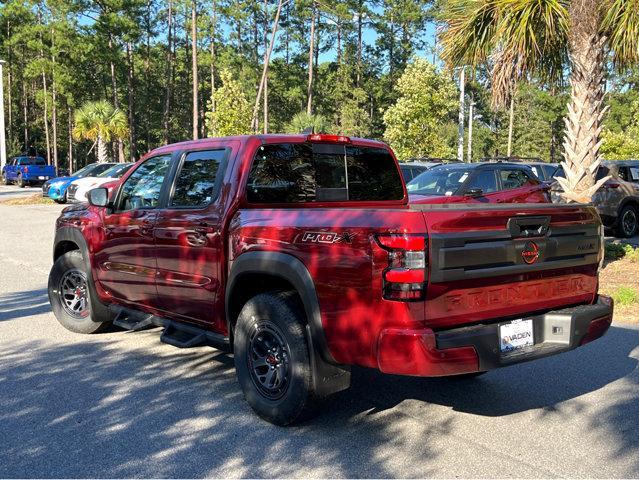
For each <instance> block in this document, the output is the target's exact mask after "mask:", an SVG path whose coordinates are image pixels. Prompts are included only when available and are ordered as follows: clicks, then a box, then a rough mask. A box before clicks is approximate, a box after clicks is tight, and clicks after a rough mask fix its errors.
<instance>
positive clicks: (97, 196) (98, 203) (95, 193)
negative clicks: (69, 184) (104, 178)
mask: <svg viewBox="0 0 639 480" xmlns="http://www.w3.org/2000/svg"><path fill="white" fill-rule="evenodd" d="M87 199H88V200H89V205H93V206H94V207H106V206H108V205H109V191H108V190H107V189H106V188H93V189H91V190H89V193H88V194H87Z"/></svg>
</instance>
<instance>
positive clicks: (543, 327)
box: [377, 295, 613, 377]
mask: <svg viewBox="0 0 639 480" xmlns="http://www.w3.org/2000/svg"><path fill="white" fill-rule="evenodd" d="M612 313H613V305H612V299H610V298H609V297H604V296H601V295H600V296H599V298H598V301H597V303H594V304H592V305H582V306H579V307H573V308H566V309H563V310H556V311H551V312H548V313H545V314H543V315H535V316H529V317H526V316H524V318H526V319H532V320H533V336H534V341H535V344H534V345H533V346H531V347H526V348H525V349H522V350H518V351H515V352H511V353H508V354H502V353H501V352H500V348H499V325H500V323H503V322H495V323H490V324H480V325H473V326H469V327H461V328H455V329H451V330H442V331H438V332H434V331H433V330H430V329H422V330H409V329H387V330H384V331H382V333H381V334H380V336H379V340H378V351H377V363H378V367H379V369H380V370H381V371H382V372H384V373H392V374H398V375H414V376H424V377H433V376H446V375H459V374H464V373H473V372H482V371H487V370H493V369H495V368H499V367H505V366H507V365H513V364H515V363H520V362H526V361H529V360H535V359H537V358H543V357H547V356H550V355H556V354H558V353H562V352H567V351H569V350H573V349H575V348H577V347H580V346H581V345H584V344H586V343H588V342H591V341H593V340H596V339H597V338H599V337H601V336H602V335H603V334H604V333H606V331H607V330H608V328H609V327H610V324H611V322H612Z"/></svg>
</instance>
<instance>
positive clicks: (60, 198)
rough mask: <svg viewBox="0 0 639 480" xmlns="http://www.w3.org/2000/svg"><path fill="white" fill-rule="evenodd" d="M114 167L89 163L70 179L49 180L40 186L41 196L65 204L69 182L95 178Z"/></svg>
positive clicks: (110, 164)
mask: <svg viewBox="0 0 639 480" xmlns="http://www.w3.org/2000/svg"><path fill="white" fill-rule="evenodd" d="M114 165H117V163H91V164H89V165H87V166H86V167H84V168H81V169H80V170H78V171H77V172H75V173H74V174H73V175H72V176H70V177H58V178H54V179H52V180H49V181H48V182H45V183H44V185H42V196H43V197H49V198H51V199H53V200H55V201H56V202H58V203H66V202H67V188H68V187H69V185H71V182H73V181H74V180H77V179H79V178H84V177H95V176H96V175H99V174H100V173H102V172H104V171H106V170H108V169H109V168H111V167H113V166H114Z"/></svg>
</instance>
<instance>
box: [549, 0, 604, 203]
mask: <svg viewBox="0 0 639 480" xmlns="http://www.w3.org/2000/svg"><path fill="white" fill-rule="evenodd" d="M569 13H570V34H569V39H568V49H569V53H570V60H571V64H572V65H571V66H572V71H571V76H570V86H571V94H570V102H569V104H568V114H567V116H566V118H565V119H564V120H565V124H566V134H565V140H564V150H565V152H564V160H565V161H564V162H562V165H563V168H564V172H565V174H566V178H558V181H559V183H560V184H561V186H562V188H563V190H564V193H563V196H564V198H566V200H568V201H574V202H589V201H590V200H591V199H592V195H593V194H594V193H595V192H596V191H597V189H599V187H600V186H601V185H602V184H603V183H604V182H605V181H606V180H607V179H608V178H609V177H605V178H602V179H600V180H599V181H595V178H596V173H597V169H598V167H599V164H600V163H601V160H602V159H601V156H600V153H599V150H600V147H601V140H600V135H601V130H602V121H603V118H604V115H605V113H606V110H607V108H604V105H603V102H604V82H605V76H604V75H605V73H604V72H605V65H606V64H605V61H606V60H605V51H604V43H605V39H604V38H603V37H602V36H601V34H600V33H599V25H600V15H601V13H600V8H599V4H598V2H597V0H574V1H572V2H571V4H570V10H569Z"/></svg>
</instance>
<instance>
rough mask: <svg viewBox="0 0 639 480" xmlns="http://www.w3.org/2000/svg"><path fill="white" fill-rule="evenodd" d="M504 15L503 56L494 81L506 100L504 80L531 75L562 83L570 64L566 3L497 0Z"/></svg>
mask: <svg viewBox="0 0 639 480" xmlns="http://www.w3.org/2000/svg"><path fill="white" fill-rule="evenodd" d="M496 1H497V8H498V9H499V11H500V13H501V17H500V21H499V24H498V30H497V32H496V35H497V37H498V44H499V46H500V54H499V56H498V58H497V61H496V62H495V67H494V68H493V80H498V81H496V82H494V83H495V84H496V87H497V90H496V91H495V87H493V92H494V93H495V94H497V96H498V97H499V96H500V95H501V96H502V97H504V96H505V95H506V94H507V92H506V91H504V83H505V82H504V78H505V77H507V76H509V77H510V78H511V79H512V82H517V81H518V80H520V79H521V78H523V77H525V76H526V75H528V74H534V75H537V76H538V77H540V78H541V79H542V80H544V81H548V82H550V83H559V82H560V81H561V79H562V77H563V68H564V65H566V63H567V59H568V50H567V38H568V29H569V16H568V9H567V5H566V1H565V0H496Z"/></svg>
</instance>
